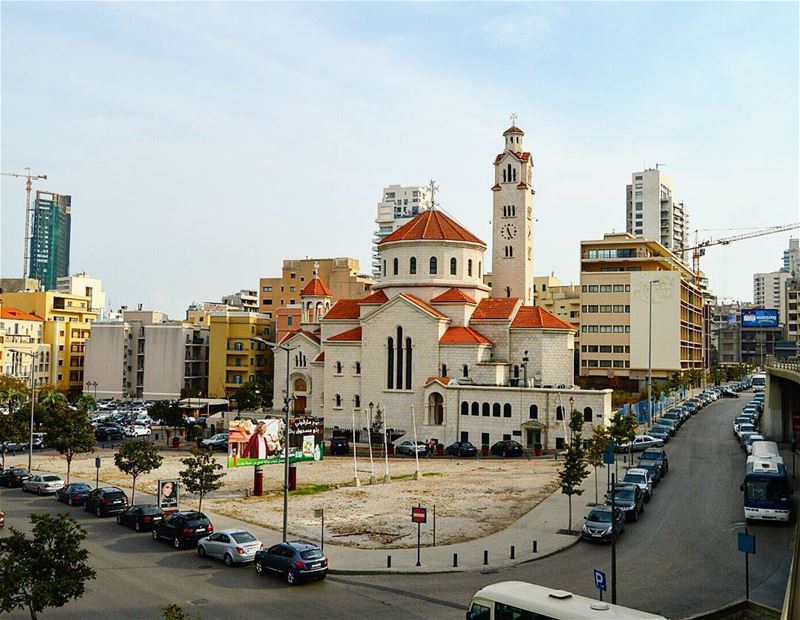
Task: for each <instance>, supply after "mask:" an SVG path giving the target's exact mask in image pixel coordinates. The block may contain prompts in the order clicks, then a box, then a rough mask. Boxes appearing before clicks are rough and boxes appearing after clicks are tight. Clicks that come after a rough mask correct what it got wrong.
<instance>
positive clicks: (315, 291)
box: [300, 278, 333, 297]
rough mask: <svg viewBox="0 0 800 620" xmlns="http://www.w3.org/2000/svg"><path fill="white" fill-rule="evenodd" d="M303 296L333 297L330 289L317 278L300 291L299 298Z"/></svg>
mask: <svg viewBox="0 0 800 620" xmlns="http://www.w3.org/2000/svg"><path fill="white" fill-rule="evenodd" d="M303 295H314V296H316V297H333V293H331V289H329V288H328V286H327V285H326V284H325V283H324V282H323V281H322V280H320V279H319V278H314V279H312V280H311V282H309V283H308V284H306V286H305V288H304V289H303V290H302V291H300V297H302V296H303Z"/></svg>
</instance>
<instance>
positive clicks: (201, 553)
mask: <svg viewBox="0 0 800 620" xmlns="http://www.w3.org/2000/svg"><path fill="white" fill-rule="evenodd" d="M197 555H199V556H200V557H201V558H204V557H206V548H205V547H204V546H203V545H197Z"/></svg>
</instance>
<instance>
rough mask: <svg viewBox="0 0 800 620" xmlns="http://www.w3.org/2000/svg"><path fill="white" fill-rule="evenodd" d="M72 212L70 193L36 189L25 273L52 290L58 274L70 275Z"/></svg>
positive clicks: (60, 275) (46, 288)
mask: <svg viewBox="0 0 800 620" xmlns="http://www.w3.org/2000/svg"><path fill="white" fill-rule="evenodd" d="M71 213H72V197H71V196H66V195H63V194H54V193H52V192H40V191H37V192H36V202H35V204H34V209H33V235H32V236H31V263H30V273H29V274H28V276H29V277H31V278H36V279H37V280H39V281H40V282H41V283H42V286H43V287H44V289H45V290H48V291H49V290H55V288H56V280H57V279H58V278H59V277H62V276H68V275H69V240H70V226H71V219H72V215H71Z"/></svg>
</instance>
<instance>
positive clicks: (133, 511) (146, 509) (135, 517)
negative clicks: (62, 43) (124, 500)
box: [117, 504, 164, 532]
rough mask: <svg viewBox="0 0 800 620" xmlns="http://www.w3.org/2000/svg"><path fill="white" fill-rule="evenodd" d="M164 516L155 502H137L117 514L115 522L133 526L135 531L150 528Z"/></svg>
mask: <svg viewBox="0 0 800 620" xmlns="http://www.w3.org/2000/svg"><path fill="white" fill-rule="evenodd" d="M163 518H164V511H163V510H161V508H159V507H158V506H156V505H155V504H139V505H137V506H131V507H129V508H127V509H126V510H123V511H122V512H120V513H119V514H118V515H117V523H119V524H120V525H127V526H128V527H133V529H135V530H136V531H137V532H141V531H142V530H147V529H151V528H152V527H154V526H155V524H156V523H158V522H159V521H161V520H162V519H163Z"/></svg>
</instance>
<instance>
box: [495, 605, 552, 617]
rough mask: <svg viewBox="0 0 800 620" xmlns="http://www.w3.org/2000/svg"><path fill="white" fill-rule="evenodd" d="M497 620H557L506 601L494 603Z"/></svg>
mask: <svg viewBox="0 0 800 620" xmlns="http://www.w3.org/2000/svg"><path fill="white" fill-rule="evenodd" d="M494 617H495V620H556V619H555V618H552V617H550V616H544V615H542V614H537V613H536V612H535V611H528V610H526V609H520V608H519V607H514V606H513V605H506V604H504V603H495V604H494Z"/></svg>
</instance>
